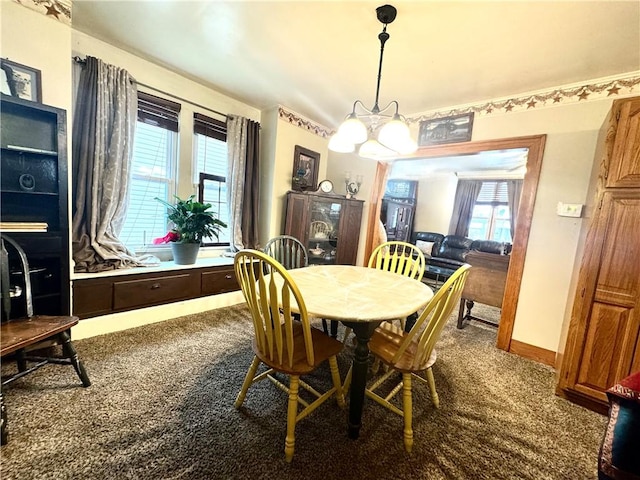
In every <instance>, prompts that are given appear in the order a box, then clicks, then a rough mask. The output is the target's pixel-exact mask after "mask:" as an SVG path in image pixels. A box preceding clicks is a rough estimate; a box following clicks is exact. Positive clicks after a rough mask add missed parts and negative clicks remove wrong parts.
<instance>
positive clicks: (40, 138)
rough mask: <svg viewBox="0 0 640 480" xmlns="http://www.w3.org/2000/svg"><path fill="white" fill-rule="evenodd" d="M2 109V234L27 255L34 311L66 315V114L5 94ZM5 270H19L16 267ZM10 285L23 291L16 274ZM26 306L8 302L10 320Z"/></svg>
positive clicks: (67, 313)
mask: <svg viewBox="0 0 640 480" xmlns="http://www.w3.org/2000/svg"><path fill="white" fill-rule="evenodd" d="M0 108H1V110H0V149H1V157H0V168H1V172H0V222H2V232H3V234H5V235H9V236H11V238H13V239H14V240H16V241H17V242H18V243H19V244H20V246H21V247H22V248H23V249H24V250H25V252H26V254H27V258H28V260H29V266H30V269H31V272H32V273H31V282H32V290H33V301H34V312H35V313H36V314H40V315H45V314H46V315H69V313H70V310H71V308H70V279H69V276H70V267H69V218H68V212H67V208H68V191H67V123H66V112H65V111H64V110H62V109H59V108H56V107H51V106H48V105H43V104H40V103H35V102H31V101H27V100H22V99H19V98H16V97H10V96H7V95H2V98H1V105H0ZM15 223H24V224H46V231H26V232H25V231H13V230H14V229H15V228H16V227H15ZM7 224H13V225H11V226H10V227H9V228H7ZM21 229H22V230H25V228H21ZM9 267H10V271H17V270H18V267H17V263H16V264H13V263H11V262H10V265H9ZM10 283H11V285H12V286H13V285H18V286H21V287H22V288H24V285H23V279H22V278H21V276H20V275H17V274H16V275H10ZM24 303H25V302H24V300H23V299H21V298H13V299H12V305H11V315H10V317H11V318H17V317H21V316H24V315H25V311H24Z"/></svg>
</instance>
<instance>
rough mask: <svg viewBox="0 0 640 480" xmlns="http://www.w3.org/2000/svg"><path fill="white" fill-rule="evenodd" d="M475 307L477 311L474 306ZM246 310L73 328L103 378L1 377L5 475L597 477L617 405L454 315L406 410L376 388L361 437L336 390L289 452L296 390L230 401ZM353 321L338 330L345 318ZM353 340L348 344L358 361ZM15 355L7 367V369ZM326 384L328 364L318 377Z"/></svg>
mask: <svg viewBox="0 0 640 480" xmlns="http://www.w3.org/2000/svg"><path fill="white" fill-rule="evenodd" d="M478 313H479V312H477V314H478ZM250 328H251V327H250V323H249V318H248V313H247V310H246V309H245V308H244V307H239V306H238V307H230V308H224V309H220V310H214V311H210V312H205V313H202V314H197V315H190V316H186V317H181V318H176V319H173V320H168V321H165V322H161V323H157V324H153V325H148V326H144V327H140V328H136V329H132V330H128V331H124V332H118V333H113V334H109V335H103V336H100V337H94V338H90V339H86V340H81V341H77V342H76V343H75V345H76V348H77V350H78V352H79V354H80V356H81V358H82V359H83V361H84V363H85V366H86V368H87V371H88V373H89V375H90V377H91V380H92V382H93V385H92V386H91V387H89V388H87V389H85V388H82V387H81V386H80V384H79V381H78V378H77V376H76V375H75V372H74V371H73V369H72V368H71V367H67V366H55V365H51V366H46V367H44V368H42V369H40V370H39V371H38V372H36V373H34V374H31V375H28V376H27V377H25V378H23V379H21V380H19V381H17V382H15V383H14V384H12V385H10V386H9V387H8V388H6V390H5V397H6V403H7V407H8V412H9V429H10V438H9V444H8V445H6V446H3V447H2V449H1V451H0V454H1V457H2V458H1V470H0V476H1V478H2V479H3V480H9V479H154V480H156V479H308V480H313V479H374V478H376V479H380V478H397V479H418V478H419V479H536V480H540V479H572V480H573V479H580V480H582V479H595V478H596V476H597V475H596V460H597V454H598V447H599V444H600V441H601V438H602V433H603V432H604V426H605V422H606V418H605V417H602V416H600V415H597V414H595V413H592V412H590V411H587V410H585V409H583V408H581V407H578V406H576V405H573V404H570V403H568V402H566V401H564V400H562V399H560V398H558V397H556V396H555V395H554V372H553V370H552V369H550V368H548V367H546V366H543V365H539V364H536V363H534V362H531V361H528V360H525V359H522V358H519V357H517V356H515V355H511V354H507V353H505V352H502V351H500V350H497V349H495V347H494V344H495V335H496V331H495V329H492V328H489V327H483V326H478V325H475V324H470V325H467V326H466V327H465V328H464V329H463V330H458V329H456V328H455V321H454V320H453V319H452V320H451V321H450V322H449V324H448V326H447V327H446V329H445V331H444V333H443V335H442V337H441V339H440V342H439V344H438V354H439V358H438V362H437V363H436V365H435V367H434V374H435V378H436V384H437V386H438V392H439V394H440V405H441V406H440V409H438V410H436V409H434V408H433V405H432V404H431V402H430V399H429V396H428V389H427V388H426V386H425V385H422V384H418V385H416V386H414V436H415V443H414V450H413V453H412V454H411V455H408V454H406V453H405V452H404V449H403V444H402V420H401V418H400V417H399V416H397V415H395V414H393V413H391V412H389V411H388V410H386V409H384V408H382V407H381V406H379V405H377V404H375V403H373V402H370V401H368V402H367V404H366V405H365V411H364V415H363V425H364V426H363V428H362V431H361V435H360V439H358V440H356V441H354V440H350V439H348V438H347V435H346V412H345V411H342V410H340V409H339V408H338V407H337V405H336V403H335V401H332V400H330V401H329V402H327V403H325V404H324V405H323V406H321V407H320V408H319V409H318V410H317V411H316V412H314V413H313V414H312V415H310V416H309V417H308V418H306V419H305V420H303V421H302V422H301V423H299V424H298V427H297V429H296V450H295V455H294V459H293V463H292V464H287V463H286V462H285V461H284V453H283V449H284V436H285V423H286V404H287V402H286V396H285V394H284V393H283V392H281V391H280V390H278V389H276V388H275V387H274V386H273V385H272V384H271V383H270V382H261V383H260V384H257V385H255V386H254V387H253V388H251V389H250V390H249V393H248V396H247V400H246V401H245V404H244V406H243V408H242V409H241V410H239V411H238V410H236V409H234V407H233V401H234V399H235V397H236V395H237V392H238V390H239V388H240V386H241V384H242V380H243V378H244V375H245V373H246V370H247V367H248V365H249V363H250V361H251V358H252V352H251V348H250V339H251V331H250ZM341 332H342V328H341ZM351 354H352V352H351V350H350V349H345V351H344V352H343V353H342V354H341V357H340V371H341V374H342V375H343V376H344V374H345V373H346V371H347V368H348V365H349V363H350V360H351ZM7 367H8V365H4V366H3V369H6V368H7ZM309 383H311V384H318V383H319V384H329V383H330V376H329V374H328V368H327V369H321V371H320V372H319V373H318V374H316V375H315V376H314V377H313V378H311V379H310V380H309Z"/></svg>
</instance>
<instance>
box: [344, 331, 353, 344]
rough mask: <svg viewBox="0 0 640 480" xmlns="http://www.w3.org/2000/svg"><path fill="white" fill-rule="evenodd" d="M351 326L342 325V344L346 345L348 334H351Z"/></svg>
mask: <svg viewBox="0 0 640 480" xmlns="http://www.w3.org/2000/svg"><path fill="white" fill-rule="evenodd" d="M351 331H352V330H351V328H349V327H344V337H343V338H342V344H343V345H346V344H347V338H349V335H351Z"/></svg>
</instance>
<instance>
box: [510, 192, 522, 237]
mask: <svg viewBox="0 0 640 480" xmlns="http://www.w3.org/2000/svg"><path fill="white" fill-rule="evenodd" d="M523 183H524V182H523V181H522V180H507V195H508V196H509V212H510V214H511V242H513V239H514V237H515V234H516V225H517V224H518V208H520V195H522V184H523Z"/></svg>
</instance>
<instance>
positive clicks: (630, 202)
mask: <svg viewBox="0 0 640 480" xmlns="http://www.w3.org/2000/svg"><path fill="white" fill-rule="evenodd" d="M596 153H597V158H600V159H601V162H600V164H599V165H596V166H595V167H594V173H593V175H592V182H591V188H590V200H591V199H594V200H595V203H594V205H593V215H592V217H591V221H590V223H589V225H585V226H584V227H583V228H584V229H585V232H584V235H582V238H584V243H583V245H582V246H581V248H582V250H583V256H582V262H581V264H580V266H579V272H578V280H577V287H576V292H575V298H574V303H573V310H572V313H571V319H570V323H569V326H568V331H567V343H566V346H565V351H564V353H563V356H562V363H561V370H560V378H559V381H558V393H559V394H560V395H562V396H564V397H566V398H569V399H571V400H573V401H575V402H577V403H581V404H583V405H585V406H587V407H589V408H592V409H594V410H598V411H601V412H603V413H604V412H606V408H607V397H606V393H605V391H606V390H607V389H608V388H610V387H611V386H613V385H614V384H616V383H618V381H619V380H621V379H623V378H624V377H627V376H628V375H629V374H631V373H633V372H636V371H640V97H633V98H627V99H621V100H616V101H614V102H613V106H612V109H611V111H610V113H609V116H608V118H607V121H606V122H605V124H604V126H603V128H602V130H601V134H600V138H599V141H598V149H597V151H596Z"/></svg>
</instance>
